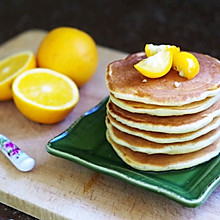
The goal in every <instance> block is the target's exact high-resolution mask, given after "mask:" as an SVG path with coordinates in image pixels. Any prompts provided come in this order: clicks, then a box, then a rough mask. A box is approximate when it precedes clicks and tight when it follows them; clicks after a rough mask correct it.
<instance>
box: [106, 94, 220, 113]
mask: <svg viewBox="0 0 220 220" xmlns="http://www.w3.org/2000/svg"><path fill="white" fill-rule="evenodd" d="M219 97H220V95H219V94H218V95H216V96H213V97H209V98H206V99H204V100H202V101H198V102H192V103H190V104H186V105H182V106H160V105H151V104H145V103H141V102H134V101H128V100H123V99H118V98H115V97H114V95H112V94H111V95H110V99H111V101H112V102H113V103H114V104H115V105H117V106H118V107H120V108H122V109H124V110H127V111H129V112H133V113H141V114H149V115H156V116H174V115H186V114H194V113H198V112H201V111H203V110H205V109H207V108H209V107H210V106H212V105H213V104H214V103H215V102H216V101H217V100H218V99H219Z"/></svg>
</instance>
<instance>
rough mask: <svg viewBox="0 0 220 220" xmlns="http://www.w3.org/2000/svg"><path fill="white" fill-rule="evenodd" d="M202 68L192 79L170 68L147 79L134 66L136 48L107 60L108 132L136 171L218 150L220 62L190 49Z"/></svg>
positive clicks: (186, 163)
mask: <svg viewBox="0 0 220 220" xmlns="http://www.w3.org/2000/svg"><path fill="white" fill-rule="evenodd" d="M193 55H194V56H195V57H196V58H197V59H198V61H199V64H200V71H199V73H198V74H197V75H196V77H194V78H193V79H191V80H188V79H186V78H184V77H181V76H180V75H179V74H178V72H176V71H175V70H173V69H171V70H170V71H169V73H168V74H166V75H165V76H163V77H161V78H156V79H150V78H147V77H145V76H143V75H142V74H141V73H140V72H138V71H137V70H136V69H135V68H134V64H136V63H138V62H139V61H141V60H142V59H145V58H146V56H145V53H142V52H141V53H136V54H133V55H130V56H128V57H127V58H126V59H124V60H118V61H115V62H113V63H111V64H109V65H108V68H107V72H106V83H107V87H108V89H109V91H110V99H109V102H108V104H107V117H106V125H107V132H106V136H107V139H108V141H109V143H110V144H111V145H112V147H113V148H114V150H115V151H116V153H117V154H118V155H119V157H121V159H122V160H124V161H125V162H126V163H127V164H128V165H130V166H131V167H133V168H136V169H138V170H146V171H148V170H151V171H165V170H176V169H183V168H188V167H193V166H195V165H198V164H201V163H203V162H206V161H208V160H210V159H211V158H213V157H215V156H217V155H218V154H219V152H220V99H219V98H220V88H219V86H220V62H219V61H218V60H217V59H215V58H212V57H210V56H207V55H203V54H198V53H193Z"/></svg>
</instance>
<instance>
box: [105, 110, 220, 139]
mask: <svg viewBox="0 0 220 220" xmlns="http://www.w3.org/2000/svg"><path fill="white" fill-rule="evenodd" d="M107 117H108V119H109V121H110V123H111V124H112V125H113V126H114V127H116V128H117V129H118V130H120V131H122V132H125V133H127V134H132V135H135V136H137V137H141V138H144V139H146V140H149V141H152V142H155V143H175V142H185V141H190V140H193V139H195V138H197V137H200V136H202V135H204V134H207V133H208V132H210V131H212V130H214V129H216V128H218V127H219V126H220V117H216V118H214V119H213V121H212V122H211V123H209V124H208V125H206V126H205V127H203V128H201V129H199V130H197V131H193V132H188V133H182V134H168V133H162V132H153V131H144V130H140V129H138V128H132V127H129V126H127V125H125V124H122V123H120V122H119V121H117V120H116V119H115V118H113V117H112V116H111V115H110V114H107Z"/></svg>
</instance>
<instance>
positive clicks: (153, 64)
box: [134, 50, 173, 78]
mask: <svg viewBox="0 0 220 220" xmlns="http://www.w3.org/2000/svg"><path fill="white" fill-rule="evenodd" d="M172 61H173V53H172V51H171V50H161V51H159V52H157V53H156V54H154V55H152V56H150V57H148V58H146V59H143V60H141V61H140V62H139V63H137V64H135V65H134V67H135V68H136V69H137V70H138V71H139V72H140V73H141V74H143V75H144V76H146V77H149V78H159V77H162V76H164V75H165V74H167V73H168V72H169V70H170V68H171V67H172Z"/></svg>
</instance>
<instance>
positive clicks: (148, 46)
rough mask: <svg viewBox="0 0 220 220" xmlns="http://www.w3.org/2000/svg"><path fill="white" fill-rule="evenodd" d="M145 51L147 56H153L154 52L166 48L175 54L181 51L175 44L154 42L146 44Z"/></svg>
mask: <svg viewBox="0 0 220 220" xmlns="http://www.w3.org/2000/svg"><path fill="white" fill-rule="evenodd" d="M144 50H145V53H146V55H147V57H150V56H153V55H154V54H156V53H158V52H160V51H164V50H171V51H172V53H173V54H175V53H177V52H180V48H179V47H176V46H174V45H164V44H161V45H154V44H146V45H145V48H144Z"/></svg>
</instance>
